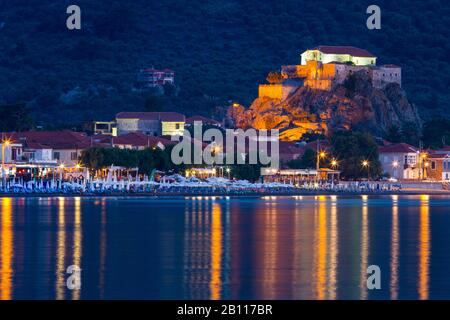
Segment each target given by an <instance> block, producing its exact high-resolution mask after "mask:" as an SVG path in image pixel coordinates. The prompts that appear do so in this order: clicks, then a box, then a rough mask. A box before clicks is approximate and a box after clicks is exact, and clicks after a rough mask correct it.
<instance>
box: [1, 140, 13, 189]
mask: <svg viewBox="0 0 450 320" xmlns="http://www.w3.org/2000/svg"><path fill="white" fill-rule="evenodd" d="M10 144H11V141H10V140H9V139H6V140H3V141H2V178H3V180H4V179H5V147H7V146H9V145H10Z"/></svg>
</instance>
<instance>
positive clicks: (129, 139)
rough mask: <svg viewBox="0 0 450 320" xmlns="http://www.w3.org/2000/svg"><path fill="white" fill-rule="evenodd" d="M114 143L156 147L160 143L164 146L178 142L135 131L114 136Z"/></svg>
mask: <svg viewBox="0 0 450 320" xmlns="http://www.w3.org/2000/svg"><path fill="white" fill-rule="evenodd" d="M112 139H113V144H114V145H127V146H135V147H154V146H156V145H157V144H158V143H161V144H163V145H164V146H166V145H169V144H176V143H177V142H176V141H170V140H167V139H164V138H161V137H154V136H148V135H145V134H143V133H139V132H133V133H128V134H125V135H122V136H118V137H113V138H112Z"/></svg>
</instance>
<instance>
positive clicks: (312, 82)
mask: <svg viewBox="0 0 450 320" xmlns="http://www.w3.org/2000/svg"><path fill="white" fill-rule="evenodd" d="M304 86H305V87H310V88H312V89H317V90H326V91H329V90H331V88H332V87H333V81H332V80H316V79H306V80H305V82H304Z"/></svg>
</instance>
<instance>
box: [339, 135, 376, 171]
mask: <svg viewBox="0 0 450 320" xmlns="http://www.w3.org/2000/svg"><path fill="white" fill-rule="evenodd" d="M331 144H332V149H333V154H334V155H336V158H337V159H338V162H339V167H338V169H339V170H340V171H341V176H342V177H343V178H346V179H361V178H367V177H368V173H369V174H370V178H371V179H376V178H378V177H380V175H381V163H380V161H379V159H378V145H377V144H376V142H375V139H374V138H373V136H372V135H370V134H369V133H361V132H352V131H338V132H336V133H335V134H334V135H333V137H332V138H331ZM363 161H367V163H368V166H366V167H364V166H363Z"/></svg>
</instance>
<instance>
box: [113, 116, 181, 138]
mask: <svg viewBox="0 0 450 320" xmlns="http://www.w3.org/2000/svg"><path fill="white" fill-rule="evenodd" d="M185 121H186V120H185V117H184V115H182V114H180V113H177V112H120V113H118V114H117V115H116V122H117V133H118V135H123V134H128V133H132V132H141V133H144V134H147V135H152V136H161V135H162V136H172V135H182V134H183V131H184V124H185Z"/></svg>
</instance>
